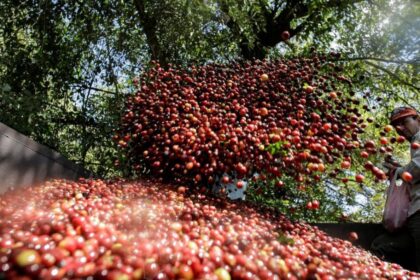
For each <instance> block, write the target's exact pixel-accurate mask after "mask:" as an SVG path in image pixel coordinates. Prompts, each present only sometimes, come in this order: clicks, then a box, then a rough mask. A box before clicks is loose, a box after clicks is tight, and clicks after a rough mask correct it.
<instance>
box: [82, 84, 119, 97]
mask: <svg viewBox="0 0 420 280" xmlns="http://www.w3.org/2000/svg"><path fill="white" fill-rule="evenodd" d="M74 87H77V88H82V89H86V90H93V91H99V92H103V93H109V94H113V95H116V94H118V92H116V91H110V90H106V89H100V88H96V87H90V86H85V85H75V86H74ZM124 94H126V93H124Z"/></svg>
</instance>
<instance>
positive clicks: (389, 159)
mask: <svg viewBox="0 0 420 280" xmlns="http://www.w3.org/2000/svg"><path fill="white" fill-rule="evenodd" d="M385 163H386V164H388V165H389V166H391V165H392V166H393V167H400V166H401V164H399V162H398V161H397V160H395V159H394V158H393V157H392V156H386V157H385ZM384 166H385V167H387V168H391V167H388V166H386V165H385V164H384Z"/></svg>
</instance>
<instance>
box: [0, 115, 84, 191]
mask: <svg viewBox="0 0 420 280" xmlns="http://www.w3.org/2000/svg"><path fill="white" fill-rule="evenodd" d="M90 175H91V174H89V173H88V172H86V171H85V170H84V169H83V168H81V167H79V166H77V165H76V164H75V163H73V162H71V161H69V160H68V159H66V158H65V157H63V156H62V155H60V154H59V153H57V152H55V151H53V150H51V149H49V148H47V147H45V146H43V145H41V144H39V143H37V142H35V141H33V140H32V139H30V138H28V137H26V136H24V135H22V134H21V133H19V132H17V131H16V130H14V129H12V128H10V127H8V126H6V125H4V124H2V123H0V193H4V192H5V191H6V190H7V189H9V188H11V187H14V188H22V187H28V186H33V185H36V184H39V183H42V182H44V181H46V180H48V179H50V178H65V179H72V180H74V179H77V178H78V177H81V176H83V177H89V176H90Z"/></svg>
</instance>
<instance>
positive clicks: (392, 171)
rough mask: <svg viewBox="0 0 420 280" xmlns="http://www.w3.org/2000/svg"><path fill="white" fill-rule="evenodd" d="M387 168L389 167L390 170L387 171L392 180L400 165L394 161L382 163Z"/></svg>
mask: <svg viewBox="0 0 420 280" xmlns="http://www.w3.org/2000/svg"><path fill="white" fill-rule="evenodd" d="M382 165H383V166H384V167H385V168H386V169H388V172H387V174H386V175H387V176H388V178H389V179H390V180H391V179H392V178H393V177H394V175H395V171H396V170H397V168H398V165H396V164H394V163H390V162H386V161H385V162H384V163H383V164H382Z"/></svg>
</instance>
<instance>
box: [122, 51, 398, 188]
mask: <svg viewBox="0 0 420 280" xmlns="http://www.w3.org/2000/svg"><path fill="white" fill-rule="evenodd" d="M331 56H332V57H333V58H334V57H335V56H336V54H331V55H316V54H314V55H313V56H312V57H310V58H295V59H288V60H286V59H284V60H275V61H265V60H264V61H252V62H249V61H248V62H247V61H243V62H235V63H232V64H228V65H221V64H209V65H205V66H191V67H189V68H181V67H179V68H178V67H175V66H169V67H167V68H162V67H160V65H159V64H155V66H154V67H152V68H151V69H150V71H148V72H145V73H144V75H142V76H141V78H139V79H138V80H136V85H137V89H138V90H137V92H136V93H135V94H134V95H132V96H130V97H129V98H128V99H127V102H126V111H125V115H124V116H123V118H122V123H121V128H120V129H119V130H118V133H117V134H116V135H115V136H114V140H115V142H116V143H118V145H119V146H120V147H121V148H122V149H124V151H125V154H126V156H127V159H128V162H129V164H128V166H130V167H131V168H132V169H133V170H134V172H135V173H138V174H141V173H142V172H145V170H146V172H151V173H152V174H154V175H155V176H156V177H160V178H167V179H170V182H177V183H182V184H188V185H189V186H194V185H196V186H197V185H200V186H205V185H207V186H212V185H213V184H214V182H215V181H217V180H219V179H220V178H222V176H224V175H226V176H225V178H223V180H224V181H226V183H228V182H229V181H232V179H233V178H232V177H235V178H242V177H248V178H250V177H251V176H252V175H253V174H255V173H264V174H267V175H268V176H272V177H276V178H280V177H282V175H287V176H292V177H294V178H295V179H296V181H297V182H307V183H308V184H310V182H313V180H320V179H321V178H322V176H323V175H324V172H327V171H328V169H327V167H328V166H329V165H333V164H335V166H337V165H339V164H340V163H341V162H343V166H344V168H348V166H350V163H351V155H352V154H353V153H359V150H362V152H363V156H366V157H369V155H371V154H372V153H376V152H377V149H374V148H373V147H372V145H371V143H367V144H366V145H365V144H364V143H363V142H362V141H361V140H360V137H359V136H360V134H361V133H362V132H363V131H364V128H365V127H366V125H367V124H366V122H365V120H364V119H363V117H362V114H361V112H362V111H365V110H369V108H368V107H367V106H366V105H363V104H361V102H360V100H359V99H358V98H357V97H356V95H355V92H354V91H353V90H352V82H351V81H350V80H349V79H348V78H346V77H344V76H343V75H341V74H340V72H341V70H342V69H341V67H340V66H339V65H336V64H334V63H332V62H329V61H328V59H329V58H331ZM381 146H382V148H383V151H384V152H389V151H391V150H392V148H391V147H389V146H388V143H385V144H381ZM273 149H274V150H273ZM368 170H370V171H372V173H373V174H374V175H375V176H376V178H377V179H378V180H385V179H386V175H385V173H384V172H383V171H382V170H380V169H378V168H376V167H375V168H373V165H372V166H369V169H368ZM334 172H335V171H333V172H332V173H333V174H332V175H333V176H334V175H337V172H335V173H334ZM357 175H358V176H357ZM354 176H355V178H354V179H353V180H356V181H357V182H362V181H363V179H364V177H363V176H362V175H361V174H355V175H354Z"/></svg>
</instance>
